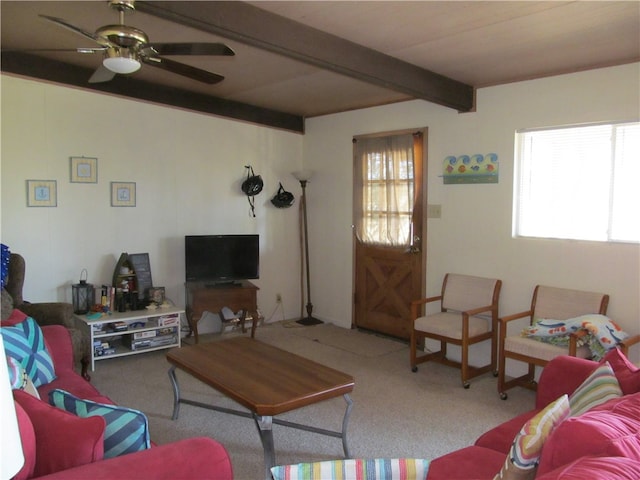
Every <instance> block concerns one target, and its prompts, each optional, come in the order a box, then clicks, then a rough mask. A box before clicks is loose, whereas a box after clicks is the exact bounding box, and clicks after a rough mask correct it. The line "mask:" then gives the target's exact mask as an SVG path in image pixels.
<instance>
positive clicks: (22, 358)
mask: <svg viewBox="0 0 640 480" xmlns="http://www.w3.org/2000/svg"><path fill="white" fill-rule="evenodd" d="M2 341H3V342H4V349H5V352H6V354H7V355H8V356H9V357H12V358H15V359H16V360H17V361H18V362H20V364H21V365H22V367H23V368H24V369H25V371H26V372H27V375H28V376H29V378H31V380H32V381H33V384H34V385H35V386H36V387H40V386H41V385H46V384H47V383H51V382H52V381H53V380H55V378H56V372H55V368H54V366H53V360H52V359H51V355H50V354H49V352H48V351H47V348H46V346H45V344H44V336H43V334H42V330H41V329H40V326H39V325H38V324H37V323H36V321H35V320H34V319H33V318H31V317H27V318H25V319H24V321H22V322H20V323H18V324H16V325H14V326H12V327H2Z"/></svg>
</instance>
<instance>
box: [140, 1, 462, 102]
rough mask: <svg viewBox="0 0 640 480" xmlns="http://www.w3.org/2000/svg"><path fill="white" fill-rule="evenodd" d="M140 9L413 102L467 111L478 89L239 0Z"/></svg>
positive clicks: (161, 4) (154, 4)
mask: <svg viewBox="0 0 640 480" xmlns="http://www.w3.org/2000/svg"><path fill="white" fill-rule="evenodd" d="M136 9H137V10H139V11H141V12H144V13H147V14H149V15H154V16H156V17H160V18H163V19H165V20H170V21H172V22H175V23H178V24H182V25H186V26H189V27H192V28H196V29H199V30H201V31H204V32H208V33H212V34H215V35H219V36H222V37H225V38H228V39H231V40H236V41H239V42H242V43H245V44H247V45H251V46H254V47H257V48H261V49H263V50H268V51H270V52H274V53H278V54H280V55H284V56H287V57H290V58H293V59H296V60H299V61H301V62H305V63H308V64H311V65H315V66H317V67H319V68H322V69H325V70H329V71H332V72H336V73H340V74H342V75H346V76H349V77H352V78H356V79H358V80H361V81H364V82H368V83H371V84H373V85H378V86H380V87H383V88H387V89H389V90H394V91H397V92H401V93H405V94H407V95H410V96H412V97H414V98H419V99H423V100H427V101H429V102H432V103H436V104H439V105H443V106H446V107H450V108H453V109H456V110H458V111H460V112H468V111H471V110H472V109H473V108H474V88H473V87H472V86H470V85H466V84H464V83H462V82H458V81H456V80H453V79H450V78H448V77H445V76H443V75H439V74H437V73H434V72H431V71H429V70H426V69H424V68H420V67H418V66H416V65H413V64H410V63H407V62H404V61H402V60H399V59H397V58H394V57H392V56H390V55H386V54H384V53H381V52H379V51H376V50H373V49H370V48H367V47H364V46H362V45H359V44H356V43H354V42H351V41H348V40H345V39H343V38H340V37H337V36H335V35H332V34H329V33H326V32H323V31H320V30H317V29H315V28H312V27H309V26H306V25H304V24H302V23H299V22H296V21H294V20H290V19H288V18H286V17H283V16H280V15H276V14H273V13H271V12H268V11H266V10H263V9H261V8H258V7H255V6H253V5H250V4H248V3H244V2H240V1H221V2H201V1H138V2H136Z"/></svg>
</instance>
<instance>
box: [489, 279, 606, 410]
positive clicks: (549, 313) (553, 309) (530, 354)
mask: <svg viewBox="0 0 640 480" xmlns="http://www.w3.org/2000/svg"><path fill="white" fill-rule="evenodd" d="M608 305H609V295H606V294H604V293H595V292H584V291H581V290H570V289H566V288H557V287H548V286H544V285H537V286H536V287H535V289H534V291H533V297H532V299H531V308H530V309H529V310H527V311H525V312H520V313H516V314H513V315H508V316H506V317H502V318H500V320H499V322H500V341H499V358H500V367H499V369H498V393H499V394H500V398H502V399H503V400H506V399H507V393H506V391H507V390H508V389H510V388H513V387H516V386H521V387H524V388H528V389H531V390H535V389H536V387H537V384H536V382H535V368H536V365H537V366H542V367H544V366H545V365H546V364H547V363H548V362H549V361H550V360H551V359H552V358H554V357H557V356H558V355H571V356H574V357H581V358H589V357H590V356H591V352H590V350H589V348H588V347H587V346H585V345H583V346H581V347H578V346H577V342H578V339H579V338H580V337H581V336H582V335H583V334H584V333H585V332H577V333H573V334H571V336H570V340H569V346H568V347H562V346H557V345H552V344H550V343H544V342H540V341H538V340H535V339H533V338H529V337H523V336H521V335H520V332H519V331H518V332H517V333H516V334H514V335H512V336H509V335H508V331H507V328H508V325H509V322H512V321H513V320H517V319H519V318H526V317H529V325H533V324H534V323H535V322H536V321H538V320H540V319H554V320H567V319H569V318H573V317H578V316H580V315H587V314H590V313H599V314H601V315H605V314H606V313H607V306H608ZM507 358H511V359H512V360H519V361H521V362H525V363H527V364H528V371H527V373H526V374H525V375H522V376H520V377H517V378H514V379H511V380H507V379H506V373H505V367H506V360H507Z"/></svg>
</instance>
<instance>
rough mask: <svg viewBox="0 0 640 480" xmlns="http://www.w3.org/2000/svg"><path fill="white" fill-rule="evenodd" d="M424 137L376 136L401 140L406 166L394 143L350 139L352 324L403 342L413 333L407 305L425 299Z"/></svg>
mask: <svg viewBox="0 0 640 480" xmlns="http://www.w3.org/2000/svg"><path fill="white" fill-rule="evenodd" d="M407 135H408V136H409V139H408V140H407V139H406V137H407ZM426 135H427V130H426V129H421V130H420V131H418V132H416V131H410V132H393V133H388V134H384V135H376V136H374V138H376V139H393V137H398V136H404V137H405V141H404V146H398V147H397V148H398V149H403V151H405V152H411V153H410V156H411V157H412V158H411V159H410V164H408V165H407V166H406V167H405V166H402V162H404V161H405V160H403V159H402V158H401V157H402V155H401V154H399V155H396V145H395V142H393V141H392V140H390V141H389V142H386V143H385V142H382V143H381V144H378V143H377V142H375V141H374V142H369V143H368V144H367V145H364V144H358V142H361V141H362V140H363V139H365V140H367V139H370V138H372V137H371V136H366V137H356V138H354V172H355V174H354V182H355V185H354V192H355V194H354V233H355V235H354V245H355V255H354V258H355V268H354V271H355V282H354V285H355V292H354V322H353V323H354V325H355V326H356V327H358V328H364V329H368V330H373V331H377V332H381V333H384V334H386V335H391V336H394V337H398V338H403V339H408V338H409V336H410V332H411V326H410V321H411V319H410V303H411V301H412V300H415V299H418V298H421V297H423V296H424V295H423V293H424V283H425V280H424V279H425V272H424V266H425V261H426V256H425V253H424V251H425V248H424V247H425V243H424V238H425V237H426V228H425V227H426V223H425V222H424V221H423V201H424V199H425V198H426V194H425V193H424V185H426V181H425V178H424V175H425V173H424V172H425V168H424V165H426V158H425V155H426V153H425V152H426V151H427V148H426ZM363 143H364V142H363ZM385 145H386V146H385ZM408 146H410V148H409V147H408ZM406 155H409V153H407V154H406ZM387 157H394V158H393V159H389V158H387ZM396 157H397V158H396ZM388 162H391V163H393V164H394V165H395V166H391V165H389V164H388ZM398 164H399V165H400V166H398ZM394 172H395V173H394ZM367 189H372V190H373V193H372V192H369V191H367Z"/></svg>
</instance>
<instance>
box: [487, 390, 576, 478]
mask: <svg viewBox="0 0 640 480" xmlns="http://www.w3.org/2000/svg"><path fill="white" fill-rule="evenodd" d="M569 413H570V409H569V397H568V395H563V396H561V397H560V398H559V399H557V400H556V401H554V402H552V403H550V404H549V405H547V406H546V407H545V408H544V409H543V410H542V411H540V412H539V413H538V414H537V415H536V416H535V417H533V418H531V419H530V420H529V421H528V422H527V423H525V424H524V426H523V427H522V429H521V430H520V432H519V433H518V434H517V435H516V438H515V439H514V441H513V444H512V445H511V450H509V454H508V455H507V459H506V460H505V462H504V465H503V466H502V469H501V470H500V472H498V474H497V475H496V476H495V477H494V480H501V479H516V478H517V479H534V478H535V476H536V471H537V469H538V461H539V460H540V454H541V453H542V447H543V445H544V442H545V441H546V439H547V438H548V437H549V435H551V432H553V430H554V429H555V428H556V427H557V426H558V425H560V423H562V422H563V421H564V420H565V419H566V418H567V417H568V416H569Z"/></svg>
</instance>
